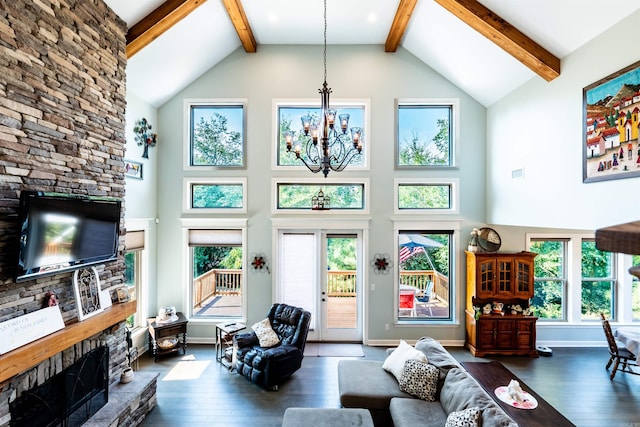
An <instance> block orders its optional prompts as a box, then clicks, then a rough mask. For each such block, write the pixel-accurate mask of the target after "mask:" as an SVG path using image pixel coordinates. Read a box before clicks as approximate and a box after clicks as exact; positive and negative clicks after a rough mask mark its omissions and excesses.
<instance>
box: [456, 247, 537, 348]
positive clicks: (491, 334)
mask: <svg viewBox="0 0 640 427" xmlns="http://www.w3.org/2000/svg"><path fill="white" fill-rule="evenodd" d="M535 256H536V254H534V253H532V252H519V253H475V252H467V306H466V327H467V330H466V346H467V348H469V350H470V351H471V353H472V354H473V355H475V356H484V355H485V354H523V355H529V356H536V357H537V356H538V352H537V350H536V321H537V319H538V318H537V317H535V316H524V315H522V314H511V310H510V309H508V308H507V307H510V306H512V305H516V304H517V305H520V306H521V307H523V308H526V307H528V306H529V299H530V298H531V297H533V291H534V289H533V260H534V258H535ZM494 302H501V303H503V304H504V307H505V310H504V312H503V313H491V314H476V312H477V309H476V308H480V310H481V309H482V307H483V306H484V305H486V304H493V303H494ZM480 313H482V312H481V311H480Z"/></svg>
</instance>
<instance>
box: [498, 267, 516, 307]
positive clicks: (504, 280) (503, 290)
mask: <svg viewBox="0 0 640 427" xmlns="http://www.w3.org/2000/svg"><path fill="white" fill-rule="evenodd" d="M512 268H513V262H512V261H511V260H502V259H499V260H498V283H497V291H496V295H499V296H504V297H507V298H509V297H511V296H513V290H512V284H511V279H512V277H513V272H512V271H511V270H512Z"/></svg>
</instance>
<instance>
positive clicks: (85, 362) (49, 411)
mask: <svg viewBox="0 0 640 427" xmlns="http://www.w3.org/2000/svg"><path fill="white" fill-rule="evenodd" d="M108 400H109V347H107V346H103V347H98V348H95V349H93V350H91V351H89V352H88V353H86V354H85V355H84V356H82V357H81V358H80V359H78V360H77V361H76V362H75V363H73V365H71V366H69V367H68V368H66V369H65V370H63V371H62V372H60V373H59V374H57V375H54V376H53V377H51V378H49V379H48V380H47V381H45V382H44V383H43V384H41V385H39V386H37V387H35V388H33V389H31V390H27V391H24V392H23V393H22V394H21V395H20V397H18V398H16V400H14V401H13V402H11V403H10V405H9V409H10V411H11V426H16V427H17V426H29V427H31V426H33V427H36V426H38V427H39V426H44V427H54V426H64V427H74V426H80V425H82V424H83V423H84V422H86V421H87V420H88V419H89V418H91V416H92V415H93V414H95V413H96V412H98V410H99V409H100V408H102V407H103V406H104V405H105V404H106V403H107V402H108Z"/></svg>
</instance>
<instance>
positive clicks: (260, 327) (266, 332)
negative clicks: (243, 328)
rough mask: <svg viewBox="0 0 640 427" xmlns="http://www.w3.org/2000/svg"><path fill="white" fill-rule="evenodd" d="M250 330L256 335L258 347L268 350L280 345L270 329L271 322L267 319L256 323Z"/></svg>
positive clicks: (278, 339) (276, 336)
mask: <svg viewBox="0 0 640 427" xmlns="http://www.w3.org/2000/svg"><path fill="white" fill-rule="evenodd" d="M251 329H253V332H255V333H256V336H257V337H258V341H259V342H260V347H266V348H269V347H273V346H275V345H278V344H280V338H278V335H277V334H276V333H275V332H274V331H273V329H272V328H271V322H269V319H268V318H267V319H264V320H262V321H260V322H258V323H256V324H255V325H253V326H252V327H251Z"/></svg>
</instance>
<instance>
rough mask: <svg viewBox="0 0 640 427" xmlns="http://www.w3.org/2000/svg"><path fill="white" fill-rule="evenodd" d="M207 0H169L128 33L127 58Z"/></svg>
mask: <svg viewBox="0 0 640 427" xmlns="http://www.w3.org/2000/svg"><path fill="white" fill-rule="evenodd" d="M205 1H207V0H167V1H165V2H164V3H163V4H162V5H160V6H158V8H157V9H156V10H154V11H153V12H151V13H150V14H149V15H147V16H145V17H144V18H142V19H141V20H140V21H139V22H137V23H136V24H135V25H133V26H132V27H131V28H130V29H129V31H128V32H127V58H131V57H132V56H133V55H135V54H136V53H138V52H139V51H140V50H141V49H143V48H144V47H145V46H147V45H148V44H149V43H151V42H152V41H154V40H155V39H157V38H158V37H160V35H161V34H162V33H164V32H165V31H167V30H168V29H169V28H171V27H173V26H174V25H175V24H177V23H178V22H180V21H181V20H182V18H184V17H186V16H187V15H189V14H190V13H191V12H193V11H194V10H195V9H196V8H197V7H198V6H200V5H201V4H203V3H204V2H205Z"/></svg>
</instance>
